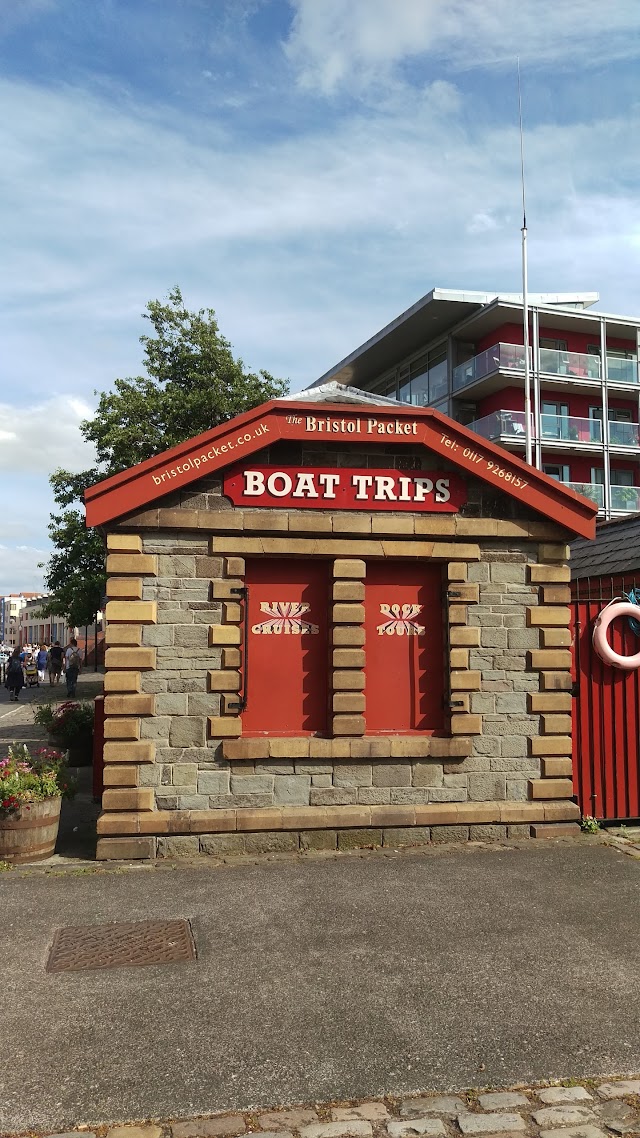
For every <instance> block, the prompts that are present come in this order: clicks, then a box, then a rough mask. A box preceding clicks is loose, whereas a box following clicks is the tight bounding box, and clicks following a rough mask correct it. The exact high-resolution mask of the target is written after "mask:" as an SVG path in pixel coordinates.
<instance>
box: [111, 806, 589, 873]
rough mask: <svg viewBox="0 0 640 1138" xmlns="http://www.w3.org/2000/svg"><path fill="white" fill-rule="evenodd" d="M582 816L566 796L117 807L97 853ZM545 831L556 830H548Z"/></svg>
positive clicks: (347, 842)
mask: <svg viewBox="0 0 640 1138" xmlns="http://www.w3.org/2000/svg"><path fill="white" fill-rule="evenodd" d="M579 817H580V812H579V808H578V806H577V805H576V803H574V802H566V801H559V802H481V803H477V802H459V803H449V802H447V803H433V804H431V805H417V806H395V807H394V806H388V807H387V806H371V807H361V806H353V807H352V806H331V807H325V808H322V807H309V808H305V807H300V808H296V807H283V808H282V809H281V810H278V809H275V808H273V807H267V808H265V809H256V810H251V809H239V810H237V811H235V810H165V811H160V810H158V811H155V812H153V811H149V812H140V811H139V812H137V813H134V812H131V813H123V814H118V813H116V812H113V813H110V814H103V815H102V817H101V818H100V819H99V820H98V832H99V835H100V837H99V839H98V847H97V853H96V857H97V859H98V860H99V861H104V860H129V859H135V858H142V859H146V858H153V857H155V856H158V857H194V856H196V855H197V854H199V853H205V854H209V855H214V856H218V855H220V854H226V853H271V852H289V851H296V850H308V849H323V850H330V849H339V850H348V849H366V848H371V847H375V846H383V847H384V846H410V845H425V844H427V843H433V844H435V845H439V844H441V843H456V842H467V841H483V842H486V841H504V840H507V839H513V838H523V837H528V836H531V837H535V836H537V835H536V833H535V830H536V827H539V826H540V824H541V821H540V820H542V819H546V820H547V823H548V831H553V830H557V831H558V833H557V836H558V837H570V836H574V834H578V833H579V826H578V819H579ZM568 825H570V826H571V829H570V830H568V829H567V826H568ZM123 835H126V836H123ZM540 836H544V837H553V836H554V834H553V833H551V832H547V831H546V830H545V831H544V833H543V834H541V835H540Z"/></svg>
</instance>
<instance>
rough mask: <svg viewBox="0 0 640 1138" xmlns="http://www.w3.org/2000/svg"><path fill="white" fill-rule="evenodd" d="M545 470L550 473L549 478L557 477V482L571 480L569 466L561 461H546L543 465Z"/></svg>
mask: <svg viewBox="0 0 640 1138" xmlns="http://www.w3.org/2000/svg"><path fill="white" fill-rule="evenodd" d="M542 469H543V472H544V473H545V474H548V475H549V478H555V480H556V482H569V480H570V479H569V467H568V466H563V465H562V464H561V463H556V462H545V463H544V464H543V466H542Z"/></svg>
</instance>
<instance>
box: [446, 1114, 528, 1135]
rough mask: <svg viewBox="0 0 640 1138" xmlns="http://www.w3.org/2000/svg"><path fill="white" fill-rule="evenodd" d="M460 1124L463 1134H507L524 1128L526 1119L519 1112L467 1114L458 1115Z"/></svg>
mask: <svg viewBox="0 0 640 1138" xmlns="http://www.w3.org/2000/svg"><path fill="white" fill-rule="evenodd" d="M458 1126H459V1127H460V1129H461V1131H462V1133H463V1134H506V1133H510V1132H513V1131H515V1130H524V1129H525V1121H524V1118H522V1116H521V1115H519V1114H471V1112H469V1113H466V1114H459V1115H458Z"/></svg>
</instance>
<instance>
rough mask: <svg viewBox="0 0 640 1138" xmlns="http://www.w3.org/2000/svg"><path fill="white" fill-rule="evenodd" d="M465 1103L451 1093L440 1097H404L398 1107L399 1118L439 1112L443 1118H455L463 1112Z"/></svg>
mask: <svg viewBox="0 0 640 1138" xmlns="http://www.w3.org/2000/svg"><path fill="white" fill-rule="evenodd" d="M466 1105H467V1104H466V1103H465V1102H463V1100H462V1099H461V1098H457V1097H455V1096H453V1095H451V1096H449V1095H444V1096H441V1097H440V1098H409V1099H404V1101H403V1103H402V1105H401V1107H400V1117H401V1118H413V1117H414V1115H416V1114H441V1115H443V1117H444V1118H456V1117H457V1115H458V1114H460V1113H461V1112H464V1110H465V1107H466Z"/></svg>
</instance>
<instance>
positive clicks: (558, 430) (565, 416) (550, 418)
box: [540, 400, 570, 439]
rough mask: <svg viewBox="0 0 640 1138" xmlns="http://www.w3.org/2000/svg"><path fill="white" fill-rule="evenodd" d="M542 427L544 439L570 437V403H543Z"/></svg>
mask: <svg viewBox="0 0 640 1138" xmlns="http://www.w3.org/2000/svg"><path fill="white" fill-rule="evenodd" d="M540 427H541V433H542V437H543V439H568V438H569V437H570V435H569V404H568V403H548V402H547V401H546V400H545V401H544V402H543V404H542V414H541V415H540Z"/></svg>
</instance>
